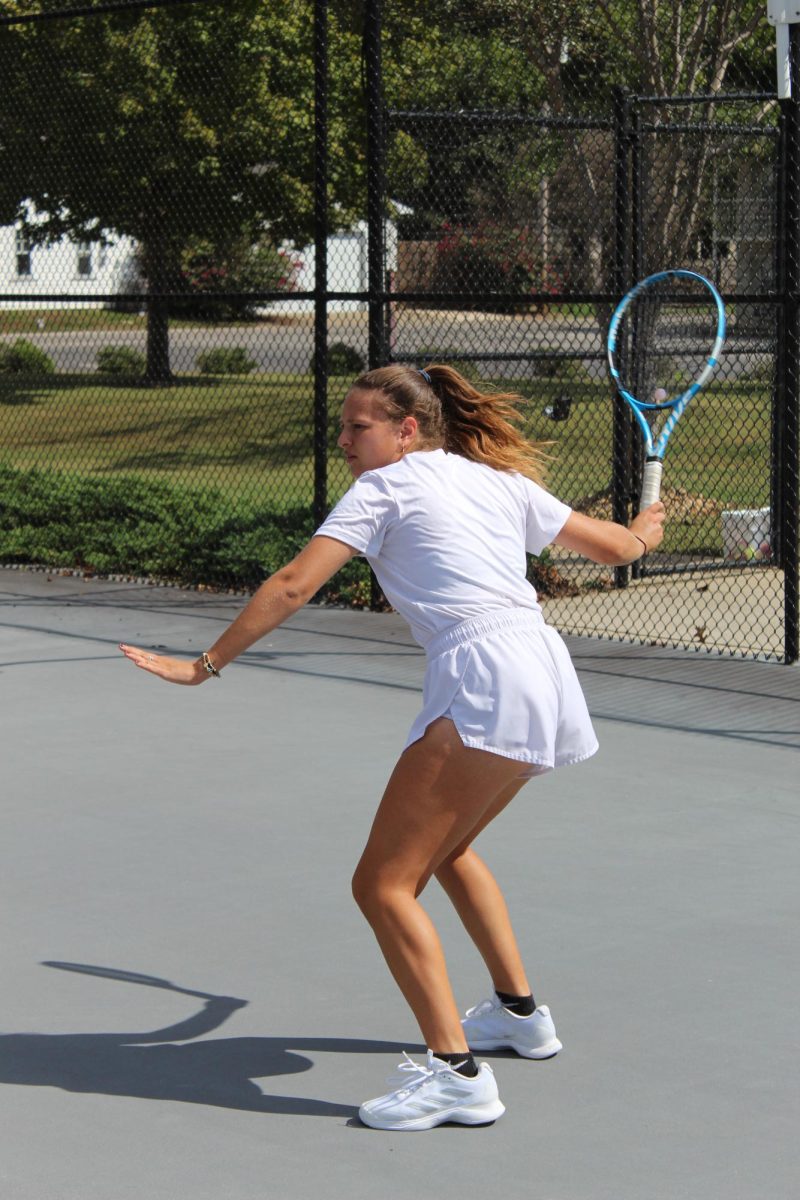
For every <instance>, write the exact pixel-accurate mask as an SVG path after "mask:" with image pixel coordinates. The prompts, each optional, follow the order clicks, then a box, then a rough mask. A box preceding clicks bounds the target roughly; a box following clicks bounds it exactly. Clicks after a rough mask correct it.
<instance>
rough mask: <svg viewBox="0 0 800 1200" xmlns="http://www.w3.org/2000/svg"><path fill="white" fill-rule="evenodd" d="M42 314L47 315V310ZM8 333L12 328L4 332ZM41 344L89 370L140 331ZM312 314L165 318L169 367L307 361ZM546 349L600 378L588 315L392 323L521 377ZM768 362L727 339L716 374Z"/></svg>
mask: <svg viewBox="0 0 800 1200" xmlns="http://www.w3.org/2000/svg"><path fill="white" fill-rule="evenodd" d="M46 319H47V321H48V322H49V321H53V320H55V318H53V317H51V316H48V317H47V318H46ZM5 336H6V339H7V340H13V337H12V335H5ZM28 336H29V339H30V340H31V341H33V342H34V343H36V345H38V346H40V347H41V348H42V349H43V350H45V351H46V352H47V353H48V354H49V355H50V357H51V358H52V359H53V360H54V362H55V364H56V367H57V369H58V370H59V371H64V372H76V373H84V372H92V371H95V370H96V368H97V351H98V350H99V349H100V348H101V347H102V346H131V347H133V348H134V349H136V350H139V351H140V352H142V353H143V352H144V348H145V331H144V328H142V329H141V330H125V329H120V330H101V331H98V330H87V331H85V332H70V333H59V332H51V331H49V330H47V329H45V330H44V332H41V333H34V334H31V335H28ZM313 336H314V334H313V321H312V318H311V317H310V316H308V315H304V316H298V317H284V318H280V319H279V320H276V321H275V322H274V323H273V322H270V323H261V324H258V325H238V326H224V325H218V326H214V325H209V326H204V327H203V326H201V327H192V328H186V327H181V326H173V328H172V330H171V333H170V352H171V362H172V368H173V370H174V371H176V372H177V373H185V372H192V371H196V370H197V356H198V354H200V353H202V352H203V351H204V350H209V349H212V348H216V347H219V346H242V347H244V349H245V350H247V353H248V355H249V356H250V357H251V358H252V359H253V360H254V361H255V362H256V363H257V364H258V366H259V368H260V369H261V370H263V371H270V372H272V371H274V372H286V373H289V374H294V373H297V372H305V371H308V370H309V369H310V364H311V359H312V354H313ZM337 341H344V342H346V343H347V344H348V345H350V346H353V347H354V348H355V349H357V350H358V351H359V352H360V353H361V355H362V357H363V358H364V359H365V360H366V356H367V341H368V334H367V314H366V313H365V312H348V313H331V314H330V317H329V343H333V342H337ZM548 349H549V350H554V351H556V352H558V353H561V354H567V355H575V356H576V357H575V360H574V361H576V362H578V363H580V364H582V366H583V368H584V370H585V371H586V373H587V374H588V376H589V377H591V378H593V379H597V380H605V379H607V367H606V360H605V344H604V340H603V338H602V337H601V336H600V334H599V332H598V328H597V325H596V323H595V322H594V321H591V320H578V319H572V318H570V319H568V320H564V319H560V318H552V319H548V318H541V317H536V316H530V315H524V314H519V315H516V316H506V315H503V314H492V313H463V312H436V311H430V310H424V309H423V310H408V309H401V310H400V311H399V312H398V313H397V314H396V316H395V320H394V324H393V331H392V353H393V354H394V355H419V356H421V357H423V358H428V359H430V358H436V357H443V358H444V357H448V355H449V354H452V353H462V354H468V355H470V356H472V357H473V358H474V359H475V361H476V362H477V363H478V365H479V366H480V369H481V371H482V373H483V375H484V376H485V377H486V378H492V377H493V376H496V375H500V374H509V373H513V374H514V375H515V376H516V377H517V378H528V377H530V376H533V375H535V374H536V373H537V367H536V365H535V363H532V362H530V361H526V360H525V358H524V356H527V355H530V354H532V353H535V352H536V351H539V352H542V351H545V350H548ZM482 352H483V353H486V354H499V353H502V354H508V355H511V356H514V355H521V356H523V358H522V360H519V359H514V358H513V357H512V358H510V359H508V360H506V361H505V362H499V363H498V362H495V361H493V360H491V359H483V360H481V358H480V354H481V353H482ZM767 362H768V356H767V355H765V354H764V353H763V346H760V347H759V345H757V344H756V343H755V342H754V341H752V340H747V339H741V338H740V339H738V340H732V339H729V341H728V344H727V346H726V350H725V360H724V363H723V366H722V368H721V370H720V378H729V379H730V378H735V377H736V376H737V375H739V374H740V373H742V372H744V371H750V372H752V371H753V370H754V369H755V368H756V366H757V365H758V364H759V363H760V364H762V366H763V365H764V364H766V363H767Z"/></svg>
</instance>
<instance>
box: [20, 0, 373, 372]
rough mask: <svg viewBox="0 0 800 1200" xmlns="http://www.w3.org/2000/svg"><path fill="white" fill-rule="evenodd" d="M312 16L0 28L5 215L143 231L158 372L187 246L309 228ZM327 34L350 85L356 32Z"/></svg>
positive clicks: (210, 15) (283, 1) (341, 150)
mask: <svg viewBox="0 0 800 1200" xmlns="http://www.w3.org/2000/svg"><path fill="white" fill-rule="evenodd" d="M58 3H60V0H48V3H47V4H45V5H43V6H42V7H44V8H47V7H50V8H56V7H58ZM13 7H14V6H8V5H7V6H6V8H7V9H9V8H11V9H12V10H13ZM16 7H17V9H18V10H19V11H20V12H21V13H25V12H28V13H29V12H30V11H31V5H30V4H25V3H20V4H17V5H16ZM312 13H313V10H312V8H311V5H310V4H304V3H298V2H297V0H268V2H267V3H265V2H264V0H237V2H236V3H235V4H222V3H217V4H200V5H185V6H178V7H175V8H164V9H153V10H140V11H131V12H129V13H124V12H118V13H113V14H108V13H106V14H102V15H98V16H94V17H80V18H71V19H69V20H50V21H46V22H43V23H41V24H23V25H18V26H11V27H8V28H5V29H3V30H0V35H2V36H0V73H1V74H2V77H3V79H4V87H3V89H2V95H0V214H2V218H3V220H5V221H14V220H16V221H20V222H22V223H23V224H25V225H26V229H27V232H28V234H29V236H31V237H32V238H33V239H34V240H35V241H37V242H46V241H50V240H54V239H57V238H59V237H61V236H62V235H64V234H67V235H70V236H72V237H74V238H79V239H89V240H91V239H100V238H102V236H103V231H104V230H112V231H114V232H116V233H117V234H122V235H128V236H130V237H132V238H134V239H136V241H137V242H138V244H139V246H140V254H141V262H142V267H143V272H144V275H145V278H146V281H147V287H148V292H149V299H148V340H147V377H148V379H149V380H150V381H151V382H156V381H158V382H164V381H167V380H168V379H169V377H170V368H169V343H168V314H167V303H166V301H165V300H164V299H163V298H162V297H163V294H164V293H165V292H168V291H169V290H170V289H172V288H173V287H174V286H175V285H176V281H177V280H179V278H180V269H181V256H182V254H183V253H184V251H185V250H186V248H187V246H190V245H191V244H192V243H193V242H196V241H198V240H202V241H205V242H208V243H211V244H212V245H229V244H230V243H231V241H232V240H235V238H236V237H237V235H241V234H244V233H245V232H246V231H248V230H253V229H268V230H269V235H270V237H271V238H272V239H273V240H274V242H275V243H276V244H277V243H278V242H279V241H280V240H281V239H291V240H295V241H298V242H303V241H305V240H307V239H309V238H310V236H311V232H312V228H313V162H312V154H313V119H314V104H313V98H314V68H313V58H312V37H313V23H312V19H311V18H312ZM331 38H332V48H331V61H332V63H334V64H336V68H337V70H338V71H339V72H340V73H341V74H342V75H347V74H348V73H349V78H350V80H351V81H352V79H353V78H357V77H358V67H357V62H358V53H359V47H358V42H357V38H356V37H355V36H354V34H353V33H352V32H348V31H347V30H346V29H344V28H340V27H339V26H338V25H337V24H336V23H335V22H332V28H331ZM355 119H356V111H355V106H354V105H353V103H352V101H350V102H349V104H346V105H343V106H342V109H341V112H340V117H339V123H338V126H335V127H334V129H333V137H332V141H331V159H332V166H331V197H332V199H333V200H334V202H335V205H336V213H337V216H338V219H339V220H340V221H342V222H343V223H346V222H347V221H349V220H350V219H351V218H352V216H353V214H354V213H355V211H356V209H357V208H358V198H359V195H360V187H361V180H360V177H359V167H358V162H356V169H353V167H354V157H355V158H356V159H358V156H357V155H356V156H354V155H353V153H352V150H353V143H354V136H353V133H352V129H351V125H352V121H353V120H355ZM361 161H362V163H363V155H361ZM26 202H30V203H31V204H32V205H33V207H34V211H35V216H34V217H33V218H32V219H31V218H30V211H29V209H28V207H26Z"/></svg>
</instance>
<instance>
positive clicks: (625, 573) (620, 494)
mask: <svg viewBox="0 0 800 1200" xmlns="http://www.w3.org/2000/svg"><path fill="white" fill-rule="evenodd" d="M630 117H631V101H630V96H629V94H628V92H627V90H626V89H625V88H615V89H614V258H613V264H612V271H611V278H612V291H613V292H614V295H615V296H617V297H622V295H623V294H624V293H625V292H626V291H627V289H628V286H629V281H630V270H631V262H630V258H631V195H630V142H631V136H630ZM619 353H620V358H621V361H622V362H623V363H624V359H625V355H626V353H627V348H626V346H625V345H621V346H620V350H619ZM613 404H614V410H613V428H612V464H611V471H612V475H611V515H612V518H613V520H615V521H618V522H619V524H620V525H627V524H628V515H629V514H628V504H629V493H630V469H631V461H630V460H631V420H630V413H629V412H628V407H627V405H626V404H625V402H624V401H623V400H621V399H620V397H619V396H618V395H617V394H616V392H615V393H614V400H613ZM629 576H630V571H629V568H628V567H615V568H614V585H615V587H618V588H624V587H627V586H628V580H629Z"/></svg>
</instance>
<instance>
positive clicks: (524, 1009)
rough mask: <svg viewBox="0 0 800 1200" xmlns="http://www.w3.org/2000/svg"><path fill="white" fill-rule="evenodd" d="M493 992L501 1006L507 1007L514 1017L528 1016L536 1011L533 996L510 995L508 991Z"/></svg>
mask: <svg viewBox="0 0 800 1200" xmlns="http://www.w3.org/2000/svg"><path fill="white" fill-rule="evenodd" d="M495 994H496V996H497V999H498V1000H499V1001H500V1003H501V1004H502V1006H503V1008H507V1009H508V1011H509V1012H512V1013H513V1014H514V1016H516V1017H530V1016H532V1015H533V1013H535V1012H536V1001H535V1000H534V998H533V996H511V995H509V993H508V992H496V993H495Z"/></svg>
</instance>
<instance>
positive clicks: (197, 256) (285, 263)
mask: <svg viewBox="0 0 800 1200" xmlns="http://www.w3.org/2000/svg"><path fill="white" fill-rule="evenodd" d="M302 266H303V262H302V259H300V258H299V257H298V256H297V255H296V254H295V253H294V252H292V251H289V250H284V249H282V248H281V247H280V246H276V245H275V243H274V242H273V241H271V239H269V238H267V237H263V236H262V237H261V238H259V239H258V241H256V242H253V241H252V240H251V239H250V238H245V237H243V238H240V239H238V240H237V241H235V242H233V243H231V244H230V245H229V246H227V247H225V248H224V249H220V248H219V247H214V246H212V245H211V243H210V242H205V241H197V242H194V243H193V244H192V245H191V246H189V247H188V248H187V249H186V250H185V251H184V254H183V256H182V260H181V272H180V279H179V280H178V284H177V288H176V290H178V291H183V292H188V293H190V294H189V295H188V296H182V297H180V298H178V299H176V300H174V301H172V302H171V306H170V307H171V311H172V313H173V315H175V316H187V317H196V318H199V319H201V320H208V321H231V320H243V319H244V320H252V319H253V318H254V317H255V316H256V313H257V309H258V308H259V307H260V306H261V305H262V304H263V303H264V302H263V301H260V300H258V299H254V298H253V293H254V292H256V293H259V292H287V293H290V292H293V291H294V290H295V288H296V286H297V277H298V274H299V272H300V269H301V268H302ZM226 293H234V294H233V295H228V294H226Z"/></svg>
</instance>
